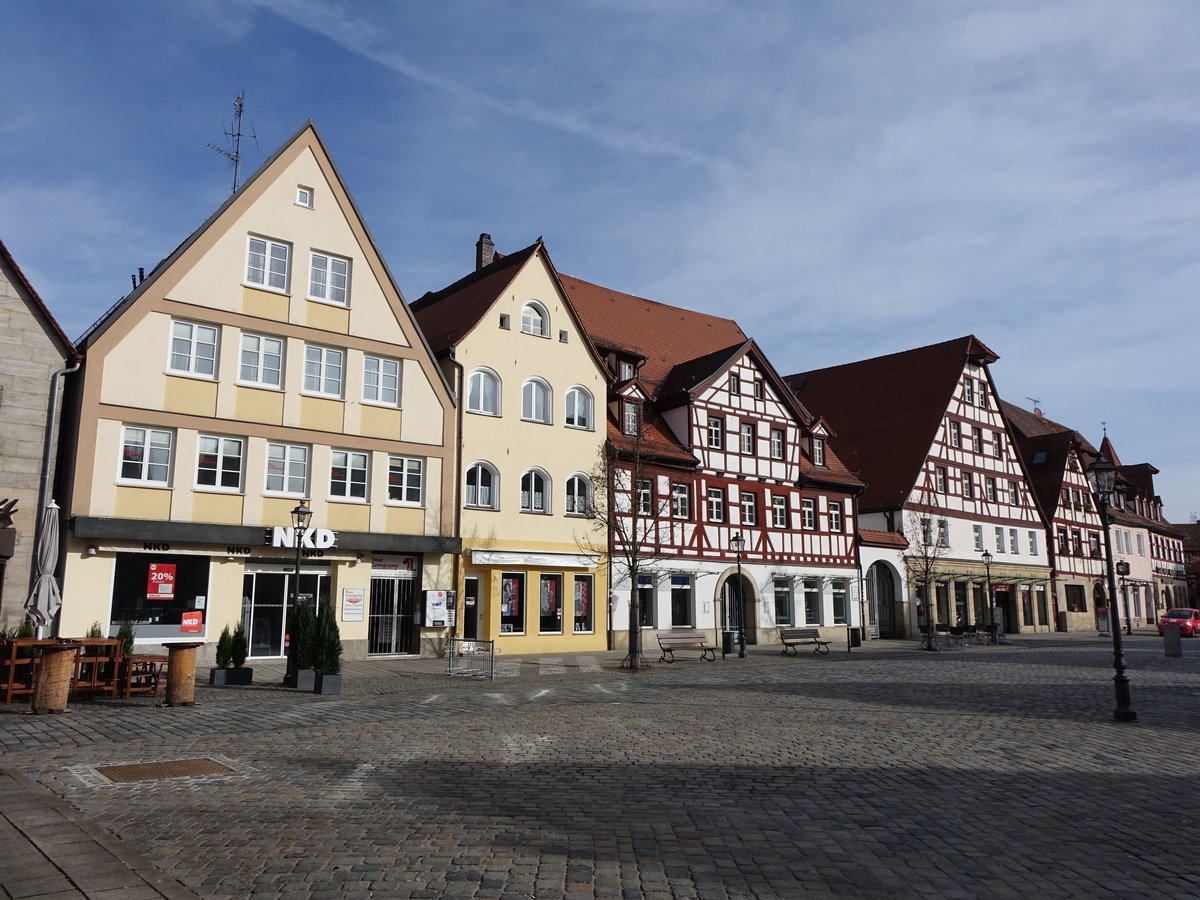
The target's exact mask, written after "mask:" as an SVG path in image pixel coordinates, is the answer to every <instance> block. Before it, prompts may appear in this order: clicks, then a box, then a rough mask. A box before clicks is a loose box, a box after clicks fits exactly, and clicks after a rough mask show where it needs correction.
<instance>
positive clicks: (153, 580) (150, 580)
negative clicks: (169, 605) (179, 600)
mask: <svg viewBox="0 0 1200 900" xmlns="http://www.w3.org/2000/svg"><path fill="white" fill-rule="evenodd" d="M146 599H147V600H174V599H175V563H150V569H149V572H148V574H147V576H146Z"/></svg>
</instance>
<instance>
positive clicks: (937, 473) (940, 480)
mask: <svg viewBox="0 0 1200 900" xmlns="http://www.w3.org/2000/svg"><path fill="white" fill-rule="evenodd" d="M933 477H934V484H935V485H936V488H937V492H938V493H939V494H944V493H946V467H945V466H934V469H933Z"/></svg>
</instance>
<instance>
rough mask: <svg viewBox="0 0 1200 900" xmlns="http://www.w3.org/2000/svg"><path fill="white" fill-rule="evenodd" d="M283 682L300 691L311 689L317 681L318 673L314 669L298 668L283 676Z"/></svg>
mask: <svg viewBox="0 0 1200 900" xmlns="http://www.w3.org/2000/svg"><path fill="white" fill-rule="evenodd" d="M283 683H284V684H285V685H287V686H288V687H292V688H296V689H297V690H299V691H311V690H312V689H313V688H314V687H315V686H316V683H317V673H316V672H315V671H314V670H312V669H297V670H295V671H293V672H288V673H287V674H285V675H284V676H283Z"/></svg>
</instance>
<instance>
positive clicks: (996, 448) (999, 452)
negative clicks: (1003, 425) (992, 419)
mask: <svg viewBox="0 0 1200 900" xmlns="http://www.w3.org/2000/svg"><path fill="white" fill-rule="evenodd" d="M992 455H993V456H994V457H996V459H1004V435H1003V434H1002V433H1001V432H999V431H997V432H996V433H995V434H993V435H992Z"/></svg>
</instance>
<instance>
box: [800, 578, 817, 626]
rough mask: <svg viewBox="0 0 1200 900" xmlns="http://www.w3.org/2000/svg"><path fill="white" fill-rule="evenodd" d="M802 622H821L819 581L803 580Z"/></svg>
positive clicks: (815, 623) (813, 623) (810, 623)
mask: <svg viewBox="0 0 1200 900" xmlns="http://www.w3.org/2000/svg"><path fill="white" fill-rule="evenodd" d="M804 624H805V625H820V624H821V582H819V581H806V582H804Z"/></svg>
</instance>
